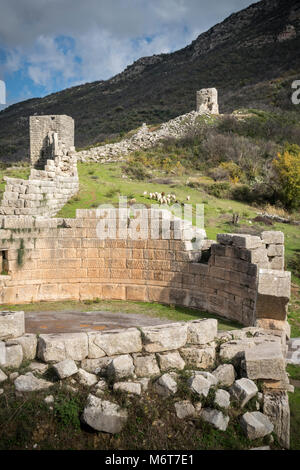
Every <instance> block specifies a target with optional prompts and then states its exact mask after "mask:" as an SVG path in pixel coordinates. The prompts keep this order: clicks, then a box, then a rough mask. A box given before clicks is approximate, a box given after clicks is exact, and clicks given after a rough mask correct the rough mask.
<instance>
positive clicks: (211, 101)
mask: <svg viewBox="0 0 300 470" xmlns="http://www.w3.org/2000/svg"><path fill="white" fill-rule="evenodd" d="M197 112H198V113H209V114H219V105H218V90H217V89H216V88H203V89H202V90H199V91H197Z"/></svg>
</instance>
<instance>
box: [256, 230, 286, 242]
mask: <svg viewBox="0 0 300 470" xmlns="http://www.w3.org/2000/svg"><path fill="white" fill-rule="evenodd" d="M261 239H262V241H263V242H264V243H266V244H267V245H270V244H272V243H276V244H277V243H278V244H282V245H283V244H284V233H283V232H275V231H265V232H262V233H261Z"/></svg>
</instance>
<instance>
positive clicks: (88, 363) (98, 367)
mask: <svg viewBox="0 0 300 470" xmlns="http://www.w3.org/2000/svg"><path fill="white" fill-rule="evenodd" d="M112 359H114V356H113V357H107V356H105V357H101V358H99V359H84V360H83V361H81V367H82V369H84V370H86V371H87V372H91V373H93V374H100V375H105V373H106V369H107V366H108V364H109V363H110V362H111V361H112Z"/></svg>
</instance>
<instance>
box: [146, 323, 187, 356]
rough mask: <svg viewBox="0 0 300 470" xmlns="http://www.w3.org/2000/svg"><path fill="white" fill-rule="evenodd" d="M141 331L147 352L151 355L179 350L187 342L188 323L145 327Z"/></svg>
mask: <svg viewBox="0 0 300 470" xmlns="http://www.w3.org/2000/svg"><path fill="white" fill-rule="evenodd" d="M141 331H142V339H143V345H144V348H145V351H147V352H150V353H151V352H161V351H168V350H172V349H178V348H181V347H183V346H184V345H185V344H186V342H187V324H186V323H169V324H166V325H158V326H150V327H143V328H141Z"/></svg>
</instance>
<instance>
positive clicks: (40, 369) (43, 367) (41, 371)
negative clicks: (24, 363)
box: [29, 361, 49, 374]
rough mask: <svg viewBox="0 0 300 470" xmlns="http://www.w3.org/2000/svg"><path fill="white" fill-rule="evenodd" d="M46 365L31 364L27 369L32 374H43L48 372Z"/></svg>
mask: <svg viewBox="0 0 300 470" xmlns="http://www.w3.org/2000/svg"><path fill="white" fill-rule="evenodd" d="M48 368H49V366H48V364H43V363H42V362H36V361H34V362H32V363H31V364H29V369H30V370H32V371H33V372H38V373H39V374H44V373H45V372H46V370H48Z"/></svg>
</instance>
